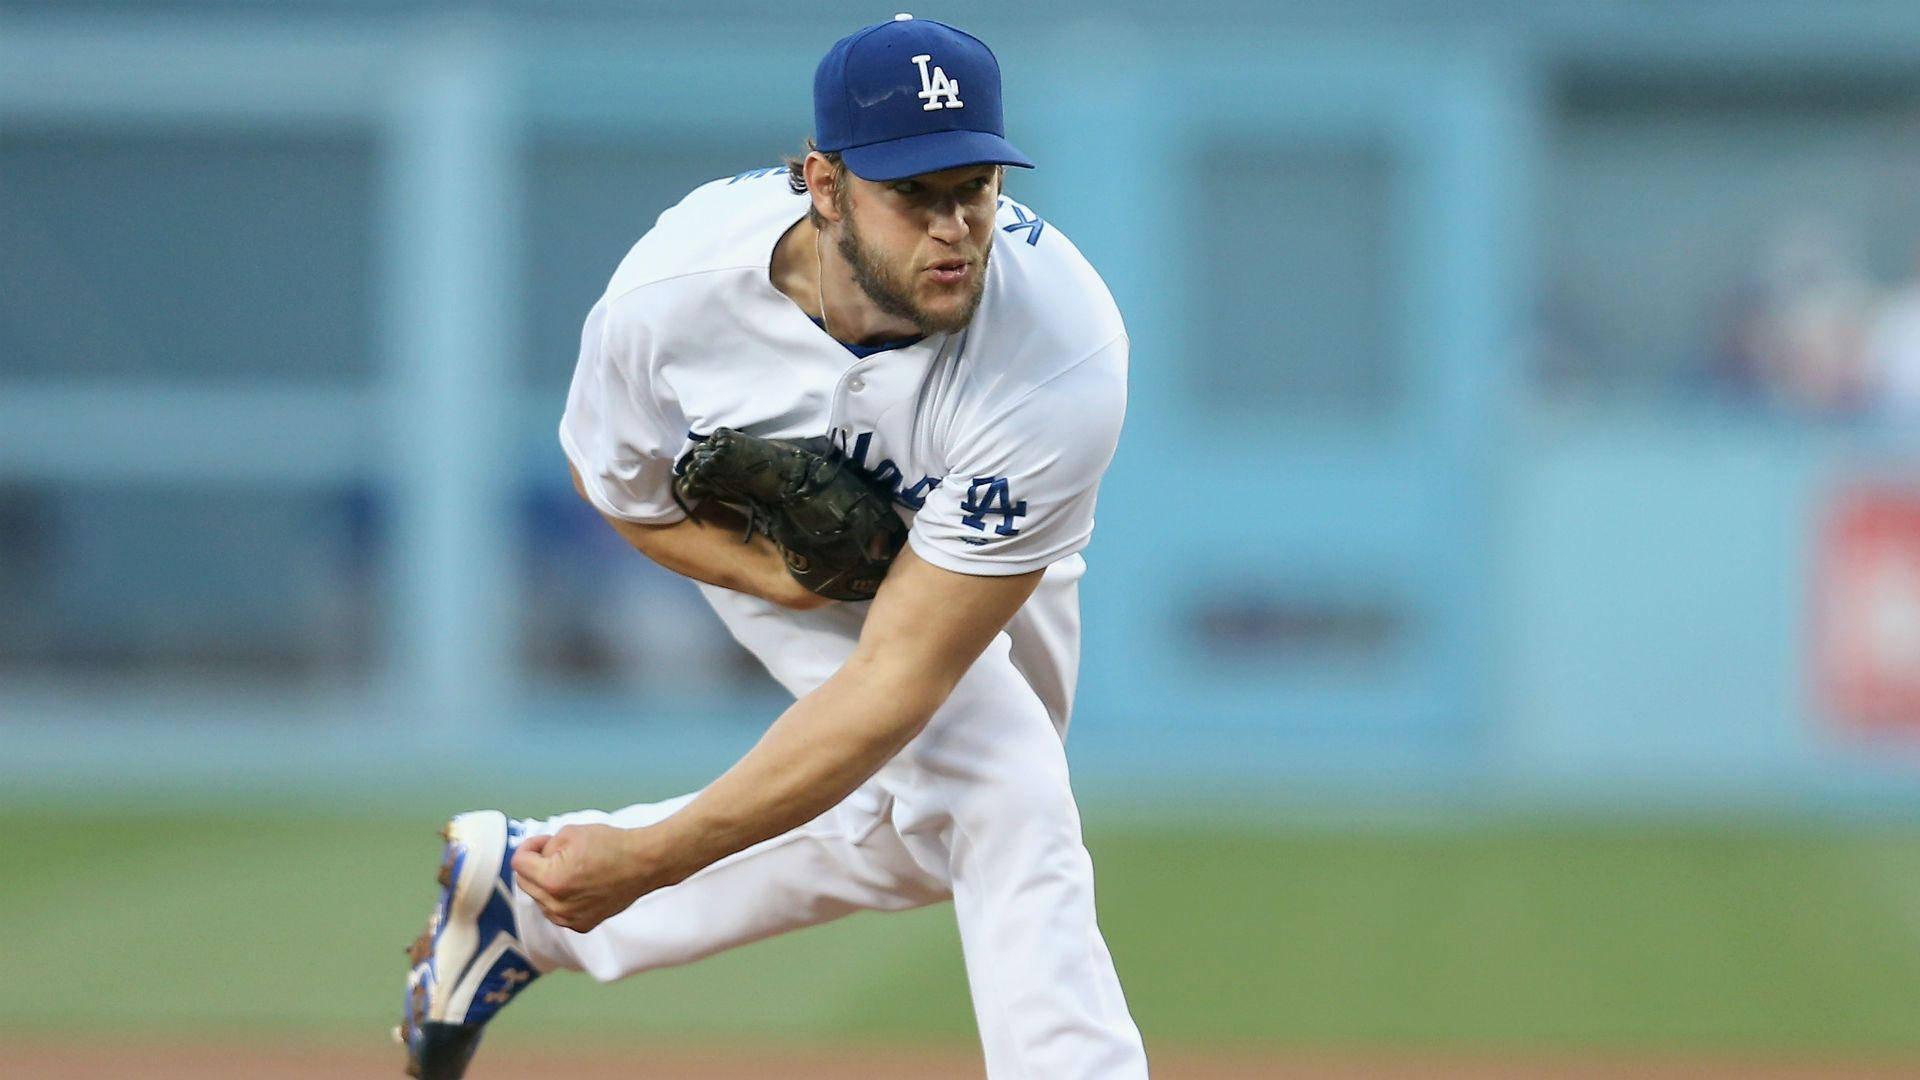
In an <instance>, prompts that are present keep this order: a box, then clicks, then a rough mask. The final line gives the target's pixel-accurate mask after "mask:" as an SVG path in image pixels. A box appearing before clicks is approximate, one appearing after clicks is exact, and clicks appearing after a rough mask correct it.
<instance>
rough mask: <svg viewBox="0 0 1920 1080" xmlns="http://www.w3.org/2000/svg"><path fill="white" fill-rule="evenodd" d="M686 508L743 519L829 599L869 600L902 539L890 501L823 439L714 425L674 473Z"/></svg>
mask: <svg viewBox="0 0 1920 1080" xmlns="http://www.w3.org/2000/svg"><path fill="white" fill-rule="evenodd" d="M675 471H676V472H677V473H678V478H677V479H676V480H675V481H674V496H675V498H676V499H678V500H679V501H680V505H681V506H682V507H683V508H688V512H689V513H692V512H693V511H692V509H691V508H690V507H689V504H690V503H693V502H697V501H698V500H702V499H713V500H716V501H718V502H722V503H725V504H727V505H729V506H732V507H735V508H736V509H738V510H740V511H741V512H742V513H744V514H745V515H746V517H747V534H746V537H745V539H746V540H749V541H750V540H752V539H753V535H754V533H756V532H758V533H763V534H765V535H766V536H767V537H768V538H769V539H771V540H772V541H773V542H774V544H775V545H776V546H778V547H779V549H780V553H781V555H782V556H784V557H785V559H786V563H787V572H788V573H790V574H792V575H793V577H794V580H796V581H798V582H800V584H802V585H804V586H806V587H807V588H808V589H810V590H812V591H813V592H815V593H818V594H819V595H821V596H824V597H827V598H829V599H832V600H871V599H873V594H874V593H875V592H877V591H879V589H880V582H881V580H882V579H883V578H885V577H886V576H887V567H888V566H890V565H892V564H893V557H894V555H895V554H896V553H898V552H899V550H900V545H901V544H903V543H905V542H906V539H907V526H906V523H905V522H903V521H901V520H900V515H899V514H896V513H894V510H893V496H892V493H890V492H889V491H887V490H886V489H885V488H884V487H882V486H880V485H878V484H875V483H874V482H873V481H872V479H871V478H870V477H869V476H868V475H867V474H866V473H865V471H863V470H862V469H861V468H860V467H859V466H857V465H855V464H853V463H852V462H851V461H849V460H847V456H846V454H845V453H843V452H841V450H840V449H839V448H838V447H836V446H834V445H833V444H832V443H831V442H829V441H828V440H826V439H762V438H758V437H756V436H753V435H748V434H747V433H745V432H743V431H735V430H733V429H732V428H716V429H714V432H713V434H712V435H710V436H708V437H707V438H706V439H704V440H703V441H701V442H700V443H698V444H697V445H695V446H694V448H693V449H691V450H689V451H687V453H686V455H685V456H684V457H682V458H681V459H680V462H679V464H678V465H677V466H676V470H675Z"/></svg>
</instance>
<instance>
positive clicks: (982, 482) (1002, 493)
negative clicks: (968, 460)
mask: <svg viewBox="0 0 1920 1080" xmlns="http://www.w3.org/2000/svg"><path fill="white" fill-rule="evenodd" d="M960 509H962V510H964V511H966V516H965V517H963V518H961V519H960V524H962V525H965V526H967V527H968V528H970V529H979V530H980V531H981V532H985V531H986V529H987V517H988V516H989V515H992V516H995V517H998V518H999V519H1000V523H999V524H998V525H995V526H994V527H993V532H994V535H996V536H1013V535H1016V534H1018V533H1019V531H1020V530H1019V529H1016V528H1014V527H1013V519H1014V518H1017V517H1025V516H1026V515H1027V500H1025V499H1021V500H1019V501H1017V502H1016V501H1014V498H1013V493H1012V492H1011V491H1010V490H1008V488H1007V478H1006V477H1004V476H976V477H974V478H973V483H971V484H969V485H967V499H966V501H965V502H963V503H961V504H960Z"/></svg>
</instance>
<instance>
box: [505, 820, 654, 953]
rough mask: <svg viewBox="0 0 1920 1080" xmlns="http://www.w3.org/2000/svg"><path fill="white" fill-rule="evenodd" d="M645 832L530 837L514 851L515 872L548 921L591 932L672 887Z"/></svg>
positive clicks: (570, 831) (601, 828)
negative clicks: (650, 854)
mask: <svg viewBox="0 0 1920 1080" xmlns="http://www.w3.org/2000/svg"><path fill="white" fill-rule="evenodd" d="M643 833H644V830H641V829H619V828H615V827H613V826H611V825H569V826H567V827H566V828H564V829H561V830H560V831H559V832H557V833H554V834H553V835H551V836H530V837H528V838H527V839H526V841H525V842H524V843H522V844H521V845H520V850H518V851H517V852H515V853H514V856H513V872H514V873H515V874H516V875H517V876H518V877H519V880H520V887H521V888H522V889H525V890H526V892H527V895H528V896H531V897H533V899H534V902H535V903H537V904H539V905H540V910H541V911H542V912H543V913H545V914H546V916H547V920H548V921H549V922H551V923H553V924H554V925H555V926H559V927H564V928H565V929H568V930H577V931H579V932H581V933H586V932H587V931H588V930H591V929H593V928H594V927H596V926H599V925H600V924H601V923H603V922H605V921H606V920H608V919H609V918H612V917H613V916H614V915H617V914H619V913H620V912H622V911H625V910H626V909H627V908H628V907H629V906H630V905H631V904H632V903H633V902H634V901H635V900H638V899H640V898H641V897H642V896H645V895H646V894H648V893H650V892H652V891H653V890H655V889H657V888H660V887H661V886H662V885H665V884H668V882H667V881H665V880H662V879H661V878H660V876H659V874H658V873H657V872H655V869H654V868H653V867H652V866H651V865H650V862H651V860H650V859H649V858H648V855H647V850H648V845H647V844H645V843H644V837H643V835H642V834H643Z"/></svg>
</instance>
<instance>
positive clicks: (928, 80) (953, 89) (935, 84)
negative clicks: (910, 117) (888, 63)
mask: <svg viewBox="0 0 1920 1080" xmlns="http://www.w3.org/2000/svg"><path fill="white" fill-rule="evenodd" d="M932 59H933V54H932V53H921V54H920V55H919V56H916V57H914V58H913V63H914V65H915V66H916V67H918V68H919V69H920V100H921V101H924V102H926V104H924V105H922V106H920V111H921V112H933V111H934V110H936V109H964V108H966V105H965V104H964V103H963V102H961V100H960V80H958V79H949V78H947V73H946V72H944V71H942V70H940V68H939V67H938V66H937V65H936V66H935V67H934V69H933V71H932V72H931V73H929V72H928V71H927V61H929V60H932Z"/></svg>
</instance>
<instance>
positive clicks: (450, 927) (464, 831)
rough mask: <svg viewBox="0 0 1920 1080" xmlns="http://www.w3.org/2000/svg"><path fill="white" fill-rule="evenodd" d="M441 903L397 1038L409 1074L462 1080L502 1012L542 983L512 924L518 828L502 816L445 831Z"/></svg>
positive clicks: (475, 815)
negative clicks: (531, 985)
mask: <svg viewBox="0 0 1920 1080" xmlns="http://www.w3.org/2000/svg"><path fill="white" fill-rule="evenodd" d="M440 835H441V836H442V837H444V838H445V840H446V846H445V847H444V848H443V849H442V850H441V855H440V902H439V903H437V904H435V905H434V908H433V914H432V915H431V916H429V917H428V921H427V929H426V932H425V933H423V934H421V935H420V937H419V939H418V940H416V941H415V942H414V943H413V945H412V946H410V947H409V948H408V949H407V959H408V960H410V961H411V962H412V965H413V966H412V969H411V970H410V971H408V972H407V999H406V1004H405V1005H404V1006H403V1007H402V1009H401V1012H400V1026H399V1027H398V1028H397V1029H395V1031H394V1035H395V1037H396V1038H397V1039H398V1040H399V1041H400V1042H401V1043H402V1044H404V1045H405V1046H406V1048H407V1075H408V1076H414V1077H419V1078H420V1080H459V1078H460V1077H461V1076H462V1075H464V1074H465V1073H466V1071H467V1063H468V1062H469V1061H472V1060H473V1052H474V1050H476V1049H478V1048H479V1045H480V1032H481V1030H482V1029H483V1028H484V1027H485V1025H486V1023H487V1021H489V1020H491V1019H493V1014H494V1013H497V1012H499V1011H500V1007H501V1006H502V1005H505V1004H506V1003H507V1002H509V1001H512V1000H513V997H514V995H515V994H518V993H519V992H520V991H521V990H523V989H525V988H526V985H527V984H528V983H530V982H532V981H533V980H534V979H536V978H538V977H539V975H540V973H539V972H538V971H535V970H534V967H533V961H532V960H531V959H529V958H528V956H527V950H526V946H525V945H523V944H522V943H521V941H520V927H519V924H518V923H517V922H516V921H515V920H514V917H513V867H512V862H513V852H514V849H515V848H516V847H518V846H519V844H520V840H521V838H522V835H523V833H522V831H521V828H520V826H519V825H518V824H517V823H515V822H511V821H509V820H508V819H507V816H506V815H505V814H502V813H500V812H499V811H498V810H474V811H470V812H468V813H465V814H461V815H459V816H458V817H456V818H454V819H453V820H452V821H450V822H448V823H447V827H446V828H445V829H443V830H441V834H440Z"/></svg>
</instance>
